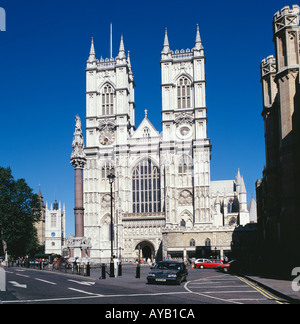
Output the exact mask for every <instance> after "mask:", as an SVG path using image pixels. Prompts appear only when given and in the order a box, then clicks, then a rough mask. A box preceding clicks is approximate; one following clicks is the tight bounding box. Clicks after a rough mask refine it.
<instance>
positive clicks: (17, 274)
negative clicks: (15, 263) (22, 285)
mask: <svg viewBox="0 0 300 324" xmlns="http://www.w3.org/2000/svg"><path fill="white" fill-rule="evenodd" d="M16 276H20V277H25V278H29V276H27V275H23V274H20V273H16Z"/></svg>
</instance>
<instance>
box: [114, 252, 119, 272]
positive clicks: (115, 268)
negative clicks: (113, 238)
mask: <svg viewBox="0 0 300 324" xmlns="http://www.w3.org/2000/svg"><path fill="white" fill-rule="evenodd" d="M113 258H114V270H115V277H117V276H118V265H119V260H118V258H116V256H115V255H114V256H113Z"/></svg>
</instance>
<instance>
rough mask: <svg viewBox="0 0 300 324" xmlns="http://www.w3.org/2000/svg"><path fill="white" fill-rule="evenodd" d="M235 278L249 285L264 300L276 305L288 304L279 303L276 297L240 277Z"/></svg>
mask: <svg viewBox="0 0 300 324" xmlns="http://www.w3.org/2000/svg"><path fill="white" fill-rule="evenodd" d="M236 277H237V278H238V279H240V280H241V281H243V282H244V283H246V284H247V285H249V286H250V287H252V288H253V289H255V290H256V291H257V292H259V293H260V294H262V295H263V296H265V297H266V298H268V299H270V300H274V301H275V302H276V303H277V304H288V302H285V301H280V300H279V299H278V298H277V297H275V296H274V295H272V294H270V293H269V292H267V291H266V290H264V289H263V288H261V287H259V286H257V285H256V284H254V283H252V282H250V281H248V280H247V279H245V278H242V277H239V276H236Z"/></svg>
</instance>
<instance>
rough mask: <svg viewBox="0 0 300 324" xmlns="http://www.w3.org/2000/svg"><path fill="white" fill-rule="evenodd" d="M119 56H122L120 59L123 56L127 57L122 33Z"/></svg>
mask: <svg viewBox="0 0 300 324" xmlns="http://www.w3.org/2000/svg"><path fill="white" fill-rule="evenodd" d="M118 58H120V59H121V58H126V55H125V47H124V41H123V35H121V42H120V48H119V54H118Z"/></svg>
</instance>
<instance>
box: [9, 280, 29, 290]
mask: <svg viewBox="0 0 300 324" xmlns="http://www.w3.org/2000/svg"><path fill="white" fill-rule="evenodd" d="M9 283H11V284H12V285H13V286H14V287H17V288H27V285H23V284H19V283H18V282H16V281H9Z"/></svg>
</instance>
